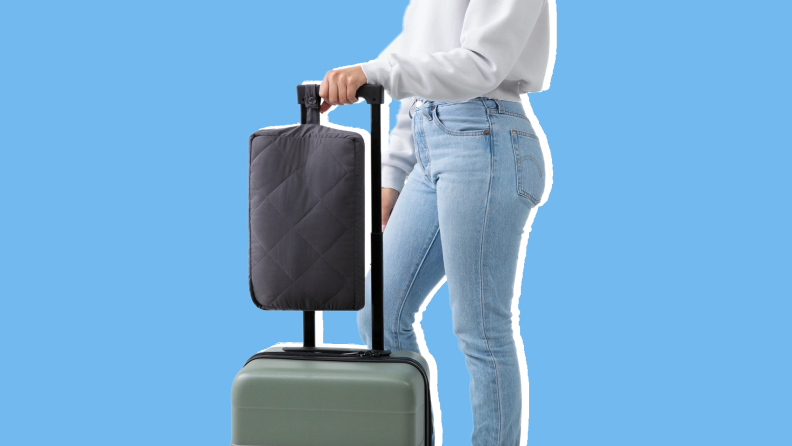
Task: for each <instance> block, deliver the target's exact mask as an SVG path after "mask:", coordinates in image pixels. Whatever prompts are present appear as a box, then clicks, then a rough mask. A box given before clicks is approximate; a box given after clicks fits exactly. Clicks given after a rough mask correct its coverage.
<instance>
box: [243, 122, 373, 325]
mask: <svg viewBox="0 0 792 446" xmlns="http://www.w3.org/2000/svg"><path fill="white" fill-rule="evenodd" d="M363 157H364V151H363V141H362V139H361V138H360V136H359V135H357V134H355V133H352V132H344V131H341V130H337V129H331V128H328V127H322V126H319V125H301V126H297V127H291V128H285V129H283V128H282V129H270V130H260V131H258V132H256V133H254V134H253V135H252V136H251V139H250V190H249V193H250V196H249V198H250V212H249V217H250V282H251V295H252V296H253V300H254V302H255V303H256V305H257V306H259V308H262V309H267V310H302V311H331V310H358V309H360V308H362V307H363V305H364V297H365V295H364V292H365V291H364V289H363V286H364V281H363V280H364V279H363V260H362V258H361V257H362V256H363V251H362V248H363V225H362V222H363V215H362V212H363V203H362V197H363V190H362V188H363V187H364V185H363V169H362V168H363Z"/></svg>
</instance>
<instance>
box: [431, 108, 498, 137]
mask: <svg viewBox="0 0 792 446" xmlns="http://www.w3.org/2000/svg"><path fill="white" fill-rule="evenodd" d="M430 111H431V115H430V117H429V120H430V121H432V122H434V123H435V125H436V126H437V127H438V128H439V129H440V130H442V131H444V132H446V133H448V134H450V135H456V136H479V135H489V133H490V121H489V116H488V114H487V107H486V106H484V103H482V102H477V101H465V102H456V103H454V102H452V103H447V104H439V105H435V106H433V107H432V109H431V110H430Z"/></svg>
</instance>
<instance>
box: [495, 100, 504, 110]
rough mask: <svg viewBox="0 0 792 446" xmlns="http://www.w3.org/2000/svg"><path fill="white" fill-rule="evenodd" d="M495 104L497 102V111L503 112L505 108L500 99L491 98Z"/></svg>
mask: <svg viewBox="0 0 792 446" xmlns="http://www.w3.org/2000/svg"><path fill="white" fill-rule="evenodd" d="M493 101H495V103H496V104H498V113H503V112H504V111H505V110H504V109H503V104H502V103H501V101H500V99H493Z"/></svg>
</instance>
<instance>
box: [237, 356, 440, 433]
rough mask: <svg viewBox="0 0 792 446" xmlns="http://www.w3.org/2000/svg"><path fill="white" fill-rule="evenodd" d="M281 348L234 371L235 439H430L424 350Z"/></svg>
mask: <svg viewBox="0 0 792 446" xmlns="http://www.w3.org/2000/svg"><path fill="white" fill-rule="evenodd" d="M273 353H274V354H273ZM277 353H283V349H282V348H281V347H272V348H269V349H267V350H265V351H264V352H261V353H259V354H257V355H254V356H253V357H252V358H250V361H249V362H248V363H247V365H245V366H244V367H243V368H242V370H241V371H240V372H239V373H238V374H237V376H236V378H235V379H234V384H233V388H232V394H231V401H232V407H233V409H232V432H233V434H232V441H231V444H232V446H253V445H256V446H259V445H262V446H263V445H267V446H309V445H311V446H319V445H326V446H363V445H380V446H406V445H410V446H414V445H423V446H426V445H429V444H431V435H432V434H431V424H432V423H431V417H430V416H429V414H430V410H429V407H430V402H429V384H428V383H429V377H428V375H427V373H426V370H429V368H428V366H427V364H426V361H425V360H424V359H423V358H422V357H421V355H418V354H416V353H413V352H406V351H392V352H390V356H379V357H377V356H363V355H360V354H348V355H347V354H345V353H331V354H323V353H319V354H318V355H317V356H298V355H294V356H289V357H288V358H287V357H284V356H278V355H277ZM295 353H297V352H295Z"/></svg>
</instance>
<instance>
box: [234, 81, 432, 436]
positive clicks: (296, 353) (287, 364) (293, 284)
mask: <svg viewBox="0 0 792 446" xmlns="http://www.w3.org/2000/svg"><path fill="white" fill-rule="evenodd" d="M357 97H359V98H365V100H366V102H367V103H368V104H370V105H371V146H372V148H371V166H372V168H371V177H372V178H371V187H372V194H371V209H372V210H373V212H372V214H373V215H372V216H371V218H372V225H371V227H372V231H373V232H372V233H371V256H372V260H371V262H372V263H371V265H372V271H371V274H372V276H371V282H372V299H371V305H372V346H371V347H372V348H371V349H353V348H332V347H327V346H316V345H315V328H314V327H315V313H314V311H320V310H323V311H328V310H331V311H332V310H358V309H360V308H361V307H362V305H360V294H359V293H360V290H361V288H360V287H359V285H360V284H361V282H356V280H358V279H360V275H359V274H360V271H359V268H357V267H358V266H360V265H361V264H362V262H363V256H364V252H363V250H362V245H363V243H360V242H361V240H360V237H359V234H360V230H361V229H360V228H362V223H361V221H360V219H359V218H358V217H359V215H360V214H359V210H360V209H362V208H363V207H364V206H362V205H361V203H360V200H359V199H360V197H362V196H363V192H364V191H363V189H362V187H363V186H361V185H362V183H361V182H360V178H361V177H362V176H363V175H364V173H363V169H362V167H363V165H362V164H360V163H362V158H363V157H362V156H361V155H360V153H358V152H355V156H354V157H353V158H354V160H353V161H350V162H349V164H348V165H349V166H352V165H354V166H355V169H357V170H356V171H352V170H347V171H346V174H347V175H348V176H347V178H348V179H349V181H348V185H349V187H350V188H351V189H349V190H347V192H346V194H345V195H346V196H347V198H350V197H353V198H354V200H350V201H347V202H345V203H344V202H334V203H333V202H327V203H323V206H325V205H326V206H327V207H328V210H329V211H331V212H332V213H333V214H334V216H336V217H337V218H339V219H343V218H347V219H349V220H350V221H352V225H351V226H348V228H350V227H351V228H352V230H351V231H348V233H345V235H342V236H341V237H339V238H334V236H333V237H330V238H334V239H335V240H337V241H336V244H340V245H343V246H342V247H341V248H338V249H340V250H343V251H344V253H345V254H346V255H340V254H338V253H336V254H337V255H335V256H328V258H330V259H332V261H334V262H336V263H332V261H330V260H328V262H329V263H328V265H320V266H321V267H322V268H324V270H323V271H324V272H322V271H319V272H318V273H315V274H314V277H316V279H314V280H319V279H320V278H321V276H322V274H330V273H329V272H330V271H331V270H334V272H335V273H337V274H338V275H339V277H340V278H339V277H335V279H336V280H335V282H334V283H333V286H332V287H331V288H332V289H330V290H329V291H328V286H327V284H326V283H324V284H323V283H300V282H299V281H298V280H284V279H283V278H281V277H279V276H278V275H277V274H275V276H274V277H270V276H268V275H266V274H265V272H261V271H259V270H255V269H254V268H252V267H251V270H250V274H251V278H250V291H251V297H252V299H253V301H254V303H256V305H257V306H258V307H259V308H261V309H268V310H272V309H274V310H299V311H303V338H304V339H303V345H302V346H301V347H284V346H274V347H270V348H268V349H266V350H264V351H262V352H259V353H256V354H254V355H253V356H252V357H250V358H249V359H248V360H247V362H246V363H245V364H244V366H243V367H242V369H241V370H240V372H239V373H238V374H237V375H236V377H235V378H234V382H233V385H232V390H231V406H232V434H231V445H232V446H362V445H378V446H408V445H409V446H415V445H421V446H429V445H431V444H432V441H433V439H432V437H433V431H432V416H431V402H430V401H431V400H430V394H429V389H430V387H429V375H428V371H429V367H428V364H427V362H426V361H425V360H424V358H423V357H421V355H419V354H417V353H414V352H408V351H389V350H385V349H384V334H383V333H384V332H383V313H382V311H383V309H382V299H383V280H382V274H383V271H382V232H379V231H376V229H377V228H381V224H380V216H379V215H378V214H379V213H378V212H377V211H378V210H379V209H381V194H380V192H379V191H380V188H381V173H380V172H381V171H380V137H381V129H380V126H381V119H380V105H381V104H382V103H383V98H384V90H383V88H382V86H380V85H364V86H363V87H361V88H360V89H359V90H358V91H357ZM297 98H298V102H299V103H300V106H301V107H300V108H301V125H300V126H297V127H292V128H287V129H285V130H284V129H278V130H273V131H274V132H285V133H278V135H284V134H286V135H288V136H287V137H288V138H292V141H293V142H292V144H293V145H294V147H297V149H296V150H305V151H306V153H304V155H305V156H304V157H303V158H302V159H303V161H304V160H308V159H311V154H310V153H308V152H310V150H311V149H310V147H308V146H309V145H310V144H315V145H317V146H320V145H322V144H321V142H317V139H322V137H324V136H327V137H328V138H347V139H349V140H350V142H349V143H348V144H347V146H346V149H343V150H344V151H345V152H344V153H346V154H349V153H351V152H353V151H356V150H357V149H358V148H359V146H357V144H358V143H359V141H357V140H355V138H356V137H357V138H359V135H357V134H354V133H352V132H342V131H339V130H336V129H331V130H333V132H335V133H332V132H331V133H328V132H325V131H324V130H323V129H329V128H328V127H325V126H321V125H319V111H318V108H319V103H320V102H321V101H320V99H319V97H318V86H316V85H299V86H298V87H297ZM343 133H348V135H343ZM272 135H273V134H272V133H267V132H264V133H262V131H259V132H256V133H254V134H253V136H251V145H250V149H251V160H252V159H253V153H254V151H255V148H254V141H255V140H256V138H258V137H260V136H264V137H269V138H273V136H272ZM300 138H306V139H309V138H312V139H311V141H309V142H310V144H308V143H305V145H303V142H300ZM279 150H280V149H279ZM316 150H323V149H318V148H317V149H316ZM314 156H315V155H314ZM295 159H297V158H295ZM337 161H339V163H341V164H343V163H344V161H343V160H337ZM295 162H296V163H298V164H299V163H300V162H302V161H299V160H297V161H295ZM305 163H306V164H307V161H306V162H305ZM290 168H291V169H304V170H307V168H305V166H301V165H300V166H295V165H292V166H290ZM260 169H263V170H264V171H265V175H264V177H266V176H267V173H266V172H267V171H269V170H276V169H281V170H282V169H283V165H282V164H278V163H272V164H265V165H262V164H261V163H259V164H258V165H256V166H254V164H253V163H252V162H251V192H250V193H251V218H250V226H251V229H250V230H251V245H252V244H253V243H254V240H255V239H256V238H257V237H258V236H263V237H265V238H266V237H267V236H268V235H269V232H271V231H274V232H278V233H281V232H283V231H284V228H282V227H280V226H282V222H280V223H281V224H275V222H274V220H278V219H282V218H283V216H282V215H280V213H279V214H277V215H273V216H271V217H272V219H274V220H273V221H267V219H268V218H269V216H268V215H267V214H264V215H258V217H255V218H254V216H253V209H254V207H255V204H256V203H255V202H254V201H255V200H254V195H256V194H257V193H258V191H257V190H256V188H258V187H260V186H261V183H262V181H261V180H259V181H254V179H256V178H262V176H261V175H257V172H256V171H257V170H260ZM295 171H297V170H295ZM258 173H259V174H260V173H261V172H258ZM272 173H273V175H275V176H277V175H278V174H279V173H278V172H272ZM358 174H359V176H358ZM316 175H324V173H323V172H321V171H318V172H317V173H316ZM314 180H315V178H313V179H311V180H306V181H308V182H312V181H314ZM338 181H339V182H343V181H344V180H343V179H341V180H338ZM254 182H255V183H256V184H254ZM320 183H321V181H320ZM295 187H296V186H295ZM306 187H309V186H306ZM350 191H352V192H350ZM300 193H301V192H293V195H294V197H297V196H300ZM352 201H355V203H354V205H352ZM292 202H299V199H296V198H295V199H293V200H292ZM331 206H337V207H336V208H332V207H331ZM296 207H298V208H299V207H300V204H299V203H297V205H296ZM278 212H280V211H278ZM304 212H306V211H305V209H302V210H301V211H299V212H297V214H301V213H304ZM309 213H310V211H309ZM343 213H346V217H344V216H341V215H340V214H343ZM306 215H307V214H306ZM296 218H297V217H295V219H296ZM292 221H294V220H292ZM301 221H302V220H301ZM316 221H317V225H319V229H321V228H322V225H321V223H319V221H320V219H317V220H316ZM290 229H293V228H290ZM302 232H303V233H312V234H313V237H316V239H319V238H321V237H320V236H319V235H317V234H316V231H315V230H313V229H311V230H306V229H305V227H304V226H303V227H302ZM257 234H258V236H257ZM345 236H346V237H347V238H346V239H344V237H345ZM276 238H278V237H276ZM284 240H287V239H285V238H283V237H280V238H278V242H279V243H281V244H282V246H280V247H279V248H278V250H279V251H280V252H283V251H286V250H287V248H289V249H291V250H297V251H299V250H300V249H302V248H303V244H302V241H299V242H295V243H294V244H288V243H286V242H284ZM345 240H346V241H345ZM311 242H315V240H311ZM284 243H286V244H284ZM254 256H255V253H254V252H253V249H252V248H251V259H253V258H254ZM300 256H301V254H300V253H296V254H289V255H283V256H282V257H281V258H280V259H279V261H280V262H283V263H285V262H295V263H299V262H303V263H308V261H305V260H304V259H301V258H300ZM350 256H352V257H354V258H351V257H350ZM256 260H258V257H256ZM251 265H253V263H251ZM344 265H346V267H347V270H343V271H338V269H343V266H344ZM279 266H281V268H283V269H284V270H286V269H288V268H289V267H291V266H293V265H279ZM310 268H311V267H308V268H307V269H306V270H308V269H310ZM313 268H315V269H316V270H320V269H321V268H319V267H313ZM345 272H346V273H348V275H347V276H346V277H342V276H344V273H345ZM330 275H332V274H330ZM288 276H289V278H291V275H288ZM301 277H302V276H301ZM341 279H345V281H342V280H341ZM363 279H365V277H364V276H363ZM284 286H286V291H281V288H283V287H284ZM336 289H338V291H337V290H336ZM311 293H317V295H318V297H316V296H314V295H312V294H311ZM276 294H277V296H276V298H275V299H271V297H272V296H274V295H276ZM363 297H365V295H363Z"/></svg>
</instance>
